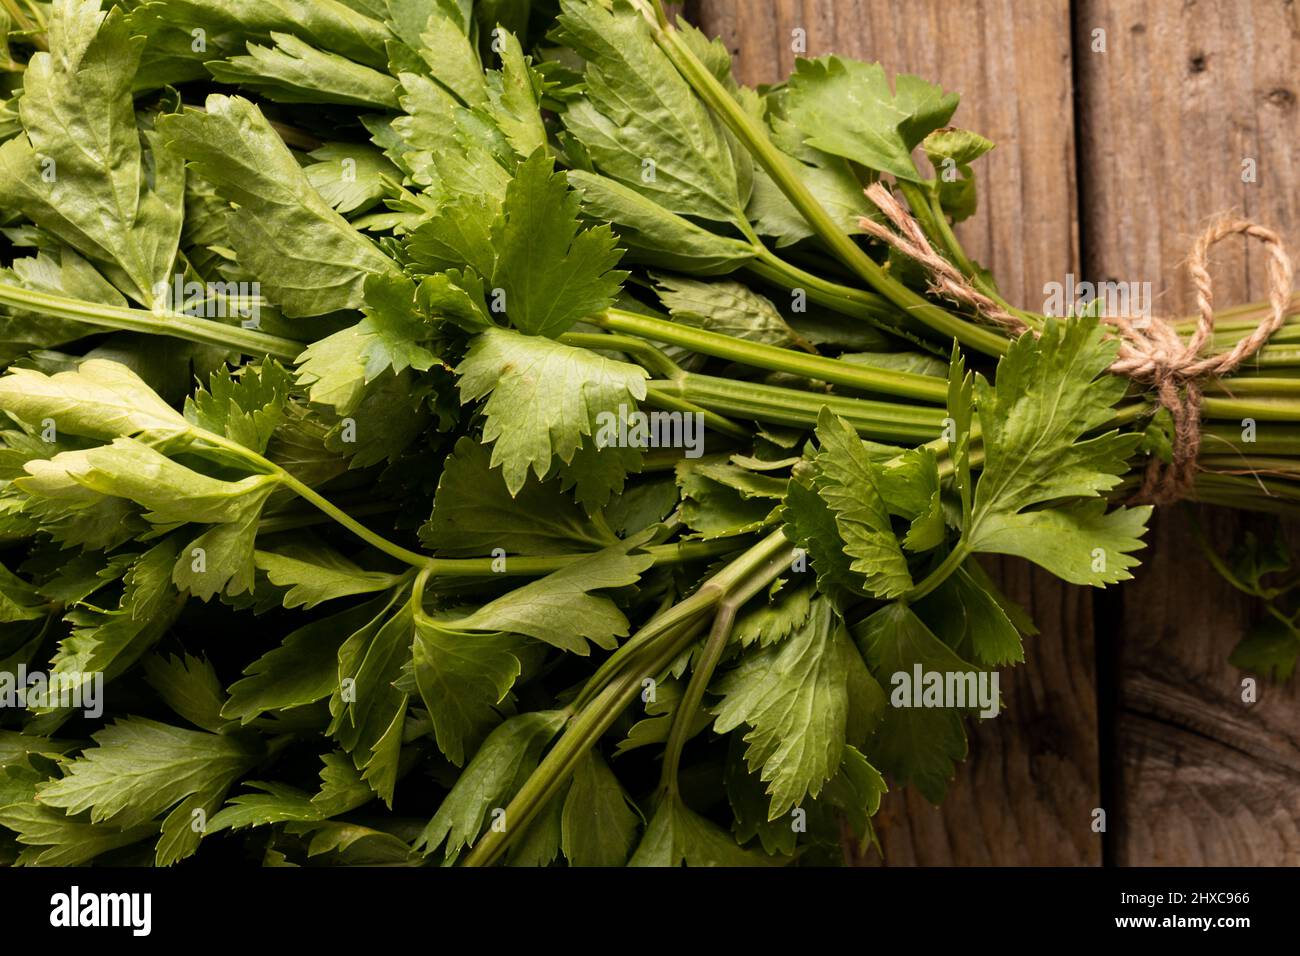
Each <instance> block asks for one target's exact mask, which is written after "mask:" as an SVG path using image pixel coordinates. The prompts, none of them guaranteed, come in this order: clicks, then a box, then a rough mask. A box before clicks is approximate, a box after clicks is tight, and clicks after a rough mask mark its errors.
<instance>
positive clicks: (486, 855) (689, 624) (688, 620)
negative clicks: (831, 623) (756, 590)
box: [465, 531, 790, 866]
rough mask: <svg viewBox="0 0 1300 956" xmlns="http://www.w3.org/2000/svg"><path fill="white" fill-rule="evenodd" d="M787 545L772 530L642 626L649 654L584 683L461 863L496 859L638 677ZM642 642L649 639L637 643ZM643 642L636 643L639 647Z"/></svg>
mask: <svg viewBox="0 0 1300 956" xmlns="http://www.w3.org/2000/svg"><path fill="white" fill-rule="evenodd" d="M789 548H790V542H789V541H788V540H787V539H786V537H785V534H784V532H782V531H774V532H772V533H771V534H769V535H768V536H767V537H766V538H764V539H763V540H762V541H760V542H758V543H757V544H755V545H754V546H753V547H752V548H750V549H749V550H748V551H746V552H745V553H744V554H742V555H741V556H740V557H739V558H737V559H736V560H735V561H733V562H732V563H731V564H729V565H727V566H726V567H725V568H723V569H722V570H721V571H719V572H718V573H717V574H715V575H714V576H713V577H711V578H710V579H709V580H708V581H706V582H705V583H704V584H703V585H702V586H701V587H700V589H699V590H698V591H696V592H695V593H694V594H692V595H691V596H690V597H688V598H686V599H685V600H684V601H682V602H680V603H679V604H676V605H674V606H673V607H672V608H670V609H669V610H667V611H665V612H664V613H663V614H661V615H659V616H658V617H657V618H656V619H655V620H652V621H651V622H650V623H649V624H647V625H646V628H644V629H643V631H644V630H649V629H651V628H653V627H654V626H655V625H656V623H658V624H660V625H661V626H660V629H659V630H658V631H657V632H656V635H655V640H654V641H653V648H654V651H653V656H650V655H645V656H640V655H636V656H633V657H632V658H631V659H630V660H629V661H628V666H624V667H622V668H620V669H619V670H618V671H617V673H615V674H613V676H611V677H610V678H609V679H608V680H607V681H606V682H605V683H604V685H603V686H602V687H601V689H600V690H599V691H597V692H596V693H594V694H591V695H586V694H585V689H584V696H583V697H581V698H580V699H581V700H584V701H585V703H584V704H581V705H580V704H579V703H578V702H577V701H575V702H574V704H573V705H572V706H573V707H574V708H575V709H576V711H577V712H576V714H575V715H574V716H573V717H572V718H571V719H570V721H569V724H568V726H567V727H565V729H564V732H563V733H562V734H561V735H560V739H559V740H558V741H556V743H555V746H553V747H552V748H551V749H550V751H549V752H548V753H547V754H546V756H545V757H543V758H542V760H541V762H540V763H539V764H538V765H537V769H536V770H534V771H533V773H532V774H531V775H530V776H529V777H528V779H527V780H526V781H524V785H523V786H522V787H521V788H520V789H519V792H518V793H516V794H515V796H514V797H513V798H512V799H511V801H510V803H509V805H508V806H507V807H506V819H507V820H509V821H510V826H509V827H508V828H506V829H505V830H496V829H489V830H488V832H487V833H485V834H484V835H483V837H482V839H480V840H479V842H478V843H477V844H476V845H475V846H474V849H473V850H472V851H471V852H470V854H469V855H468V856H467V857H466V858H465V865H466V866H491V865H492V864H493V863H494V862H496V860H498V859H499V858H500V857H501V854H503V853H504V852H505V850H506V848H507V847H508V846H509V845H510V842H511V841H512V840H513V839H514V838H515V835H516V834H521V833H523V832H524V831H525V830H526V829H527V827H528V824H529V823H530V822H531V821H532V820H533V818H534V817H535V816H536V815H537V813H538V811H539V810H540V809H541V808H542V807H543V806H545V805H546V802H547V801H548V800H549V799H551V797H552V796H554V794H555V793H556V792H557V791H558V790H559V788H560V786H562V785H563V783H564V781H565V780H567V779H568V778H569V776H570V774H572V773H573V769H574V767H576V766H577V763H578V761H579V760H581V759H582V757H583V755H584V754H586V752H587V751H588V750H590V749H591V747H592V746H593V745H594V744H595V743H596V741H597V740H599V739H600V737H601V736H602V735H603V734H604V733H605V731H607V730H608V729H609V727H610V725H611V724H613V723H614V721H615V720H616V719H617V718H618V715H619V714H621V713H622V712H623V711H624V709H626V708H627V706H628V705H629V704H631V703H632V701H634V700H635V699H636V697H637V694H638V693H639V692H640V691H641V682H642V681H643V680H644V679H645V678H646V677H647V676H649V677H654V676H655V675H656V674H658V673H659V672H660V671H661V670H662V669H663V668H664V667H667V666H668V665H669V664H670V663H671V662H672V660H673V658H675V657H676V656H677V655H678V654H680V653H681V652H682V651H683V650H684V649H685V648H686V647H688V646H689V645H690V642H691V641H693V640H695V638H696V635H697V634H698V633H699V630H700V626H701V625H700V621H699V618H700V615H701V614H704V613H707V612H708V611H709V609H710V608H712V607H713V606H714V605H716V604H718V603H719V602H720V601H722V600H724V599H725V598H726V597H727V596H728V595H730V594H732V593H736V589H737V588H743V587H744V585H745V583H746V582H747V581H749V580H750V578H751V577H752V576H753V575H754V574H755V572H757V571H759V570H760V569H762V568H766V567H768V566H769V564H770V562H771V561H772V560H773V558H774V557H775V556H776V555H777V554H779V553H781V552H782V551H787V550H788V549H789ZM664 621H671V624H670V625H668V626H662V625H663V622H664ZM634 642H635V639H633V641H629V642H628V643H627V644H624V645H623V647H622V648H619V651H617V652H615V655H614V656H618V655H619V654H620V653H621V652H622V651H624V650H625V649H627V648H629V647H631V646H633V645H634ZM644 646H647V645H644V644H643V645H641V647H644ZM641 647H638V648H637V649H638V650H640V649H641ZM611 660H612V657H611ZM633 665H635V666H633Z"/></svg>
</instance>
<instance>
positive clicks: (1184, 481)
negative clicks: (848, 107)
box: [860, 183, 1294, 504]
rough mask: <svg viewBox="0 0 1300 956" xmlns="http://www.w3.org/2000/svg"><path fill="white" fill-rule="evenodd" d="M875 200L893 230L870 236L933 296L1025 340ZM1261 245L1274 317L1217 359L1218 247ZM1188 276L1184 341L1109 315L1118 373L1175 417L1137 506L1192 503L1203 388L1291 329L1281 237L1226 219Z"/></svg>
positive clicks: (903, 218) (1200, 242) (882, 196)
mask: <svg viewBox="0 0 1300 956" xmlns="http://www.w3.org/2000/svg"><path fill="white" fill-rule="evenodd" d="M866 194H867V198H868V199H870V200H871V202H872V203H874V204H875V206H876V207H877V208H878V209H879V210H880V211H881V212H882V213H883V214H884V215H885V218H886V219H888V220H889V222H890V223H892V225H893V226H894V228H893V229H891V228H889V227H888V226H886V225H884V224H883V223H879V222H876V221H875V220H873V219H868V218H863V219H862V220H861V221H860V225H861V227H862V229H863V231H864V232H866V233H867V234H868V235H870V236H872V237H873V238H875V239H879V240H881V241H882V242H885V243H888V244H889V245H890V246H893V247H894V248H895V249H897V250H898V251H899V252H901V253H903V254H904V255H906V256H907V257H909V258H911V259H913V260H915V261H916V262H918V263H920V264H921V265H922V266H924V267H925V270H926V273H927V275H928V276H929V281H930V288H931V291H933V292H935V293H937V294H939V295H942V296H944V297H946V298H949V299H952V300H953V301H955V302H960V303H962V304H964V305H967V306H969V307H971V308H972V309H974V311H975V314H976V315H977V316H978V317H979V318H981V319H983V320H984V321H987V322H991V323H992V324H994V325H998V326H1001V327H1003V328H1005V329H1006V330H1007V331H1008V332H1011V333H1012V334H1014V335H1020V334H1022V333H1024V332H1025V331H1027V330H1028V328H1029V326H1028V325H1027V324H1026V323H1025V322H1024V321H1023V320H1022V319H1020V318H1018V317H1017V316H1015V315H1013V314H1012V313H1011V312H1009V311H1008V310H1007V309H1005V308H1004V307H1003V306H1001V305H999V304H998V303H997V302H995V301H994V300H993V299H992V298H991V297H989V296H988V295H985V294H984V293H983V292H981V291H980V290H979V289H976V288H975V287H974V286H973V285H972V284H971V282H970V280H969V279H968V278H967V277H966V275H965V274H963V273H962V272H961V271H960V270H959V269H958V268H957V267H956V266H955V265H953V264H952V262H950V261H949V260H948V259H947V258H945V257H944V256H942V255H940V254H939V253H938V252H936V251H935V249H934V247H933V246H932V245H930V242H929V240H928V239H927V238H926V236H925V232H924V231H923V230H922V229H921V226H920V224H919V223H918V222H917V221H916V219H915V218H914V217H913V216H912V214H911V213H909V212H908V211H907V210H906V209H905V208H904V207H903V206H902V204H901V203H899V201H898V200H897V199H896V198H895V197H894V195H893V193H891V192H890V191H889V190H888V189H887V188H886V187H885V186H883V185H882V184H881V183H873V184H872V185H870V186H869V187H867V190H866ZM1235 235H1244V236H1247V237H1249V238H1253V239H1258V240H1259V241H1260V242H1262V243H1264V245H1265V246H1266V247H1267V248H1268V253H1269V259H1268V278H1269V293H1268V298H1269V306H1270V308H1269V312H1268V314H1267V315H1266V316H1265V317H1264V318H1263V319H1261V320H1260V323H1259V325H1258V326H1256V328H1255V329H1254V330H1253V331H1252V332H1251V333H1250V334H1249V335H1247V336H1246V337H1245V338H1243V339H1241V340H1240V341H1238V342H1237V343H1236V344H1235V345H1233V347H1232V348H1231V349H1229V350H1228V351H1226V352H1221V353H1218V354H1214V355H1207V356H1203V355H1201V350H1202V349H1203V348H1204V347H1205V345H1206V343H1207V342H1210V341H1211V337H1212V336H1213V334H1214V283H1213V280H1212V279H1211V278H1210V272H1209V253H1210V248H1211V247H1212V246H1214V245H1215V244H1216V243H1218V242H1220V241H1222V240H1223V239H1226V238H1228V237H1229V236H1235ZM1187 270H1188V272H1189V273H1190V274H1191V276H1192V282H1193V283H1194V284H1195V286H1196V305H1197V308H1198V310H1199V312H1200V315H1199V317H1198V318H1197V322H1196V329H1195V330H1194V331H1193V332H1192V334H1191V336H1190V337H1189V338H1188V339H1187V340H1185V341H1184V339H1183V338H1182V336H1180V335H1179V334H1178V330H1177V328H1176V326H1175V325H1174V323H1173V320H1170V319H1165V318H1158V317H1150V318H1146V317H1144V318H1133V317H1129V316H1107V317H1105V320H1104V321H1106V322H1107V323H1109V324H1110V325H1111V326H1112V327H1113V328H1114V329H1115V331H1116V332H1117V333H1118V335H1119V340H1120V347H1119V352H1118V354H1117V356H1116V358H1115V361H1114V363H1113V364H1112V365H1111V367H1110V371H1111V372H1113V373H1114V374H1116V375H1124V376H1126V377H1128V378H1130V379H1132V380H1133V381H1136V382H1141V383H1143V384H1145V385H1149V386H1150V387H1151V388H1152V390H1153V391H1154V393H1155V398H1156V401H1157V402H1158V403H1159V404H1160V405H1161V406H1163V407H1164V408H1166V409H1168V410H1169V415H1170V417H1171V419H1172V421H1173V430H1174V434H1173V440H1172V442H1171V445H1172V456H1171V457H1172V461H1171V462H1170V463H1169V464H1168V465H1166V464H1165V463H1164V462H1163V461H1162V460H1161V458H1160V456H1159V455H1154V454H1153V455H1151V456H1150V457H1149V458H1148V461H1147V469H1146V473H1145V475H1144V476H1143V480H1142V486H1141V488H1140V489H1139V490H1138V492H1137V494H1136V495H1135V496H1134V497H1135V500H1137V501H1142V502H1147V503H1151V504H1165V503H1168V502H1171V501H1177V500H1178V499H1180V498H1183V497H1186V496H1187V494H1189V493H1190V492H1191V490H1192V487H1193V484H1194V482H1195V477H1196V456H1197V452H1198V451H1199V450H1200V445H1201V397H1202V386H1201V383H1202V382H1203V381H1204V380H1205V379H1206V378H1214V377H1218V376H1222V375H1228V374H1230V373H1231V372H1233V371H1234V370H1236V369H1237V368H1238V367H1239V366H1240V365H1241V363H1242V362H1244V361H1246V359H1248V358H1250V357H1251V356H1252V355H1254V354H1255V353H1256V352H1258V351H1259V350H1260V349H1261V348H1263V347H1264V345H1265V343H1267V342H1268V340H1269V337H1270V336H1272V335H1273V333H1274V332H1276V331H1277V330H1278V329H1280V328H1281V327H1282V325H1283V324H1284V323H1285V322H1286V315H1287V307H1288V303H1289V300H1290V297H1291V284H1292V279H1293V275H1294V269H1293V266H1292V262H1291V257H1290V256H1289V255H1287V252H1286V249H1285V247H1284V246H1283V244H1282V240H1281V238H1280V237H1279V236H1278V235H1277V233H1275V232H1273V231H1272V230H1271V229H1266V228H1265V227H1263V226H1260V225H1258V224H1256V223H1253V222H1250V221H1249V220H1246V219H1220V220H1219V221H1217V222H1215V223H1213V224H1212V225H1211V226H1210V227H1209V228H1208V229H1206V230H1205V232H1203V233H1202V234H1201V236H1200V237H1199V238H1198V239H1197V240H1196V243H1195V244H1194V245H1193V246H1192V251H1191V254H1190V255H1189V256H1188V261H1187Z"/></svg>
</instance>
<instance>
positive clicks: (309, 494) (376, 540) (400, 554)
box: [267, 462, 490, 569]
mask: <svg viewBox="0 0 1300 956" xmlns="http://www.w3.org/2000/svg"><path fill="white" fill-rule="evenodd" d="M267 464H268V465H271V467H272V468H273V469H274V472H273V474H274V475H275V476H276V477H277V478H279V479H280V481H281V483H282V484H284V485H285V487H287V488H289V489H290V490H292V491H293V492H294V494H296V495H297V496H298V497H299V498H302V499H303V500H304V501H308V502H310V503H311V504H313V505H315V506H316V507H317V508H319V509H320V510H321V511H323V512H325V514H327V515H329V516H330V517H331V518H333V519H334V520H335V521H336V522H338V523H339V524H341V525H342V526H343V527H345V528H347V529H348V530H349V531H351V532H352V533H353V534H355V535H356V536H357V537H358V538H360V539H361V540H362V541H364V542H366V544H368V545H370V546H371V547H373V548H377V549H379V550H380V551H382V552H384V554H387V555H389V556H390V557H394V558H396V559H397V560H398V561H401V562H403V563H405V564H409V565H411V566H412V567H416V568H421V569H423V568H425V567H426V566H427V565H428V564H429V563H430V561H432V560H433V559H431V558H430V557H429V556H428V555H427V554H420V553H419V552H418V551H412V550H410V549H409V548H404V547H402V546H401V545H400V544H395V543H393V542H392V541H389V540H388V539H387V538H385V537H383V535H379V534H376V533H375V532H373V531H371V530H370V529H369V528H367V527H366V526H365V525H363V524H362V523H361V522H360V521H357V520H356V519H355V518H353V517H352V516H351V515H350V514H348V513H347V512H346V511H344V510H343V509H342V508H338V507H336V506H335V505H334V504H333V502H331V501H330V500H329V499H328V498H326V497H325V496H324V495H322V494H320V492H318V491H316V489H315V488H312V487H311V486H310V485H308V484H306V483H304V482H302V481H299V480H298V479H297V478H295V477H294V476H293V475H291V474H290V473H289V472H287V471H285V470H284V469H283V468H281V467H280V466H279V465H276V464H273V463H271V462H267ZM489 562H490V559H489Z"/></svg>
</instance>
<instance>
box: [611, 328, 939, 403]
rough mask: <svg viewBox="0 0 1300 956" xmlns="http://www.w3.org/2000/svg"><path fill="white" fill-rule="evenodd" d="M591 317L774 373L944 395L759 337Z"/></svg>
mask: <svg viewBox="0 0 1300 956" xmlns="http://www.w3.org/2000/svg"><path fill="white" fill-rule="evenodd" d="M593 321H594V322H595V324H596V325H599V326H600V327H601V328H605V329H609V330H611V331H613V332H626V333H630V334H632V335H638V336H641V337H642V338H646V339H652V340H654V341H657V342H664V343H666V344H668V345H676V346H678V347H679V348H685V349H690V350H691V351H693V352H700V353H702V354H704V355H710V356H712V357H714V358H722V359H728V360H730V361H733V362H740V363H741V364H743V365H752V366H754V367H756V368H765V369H768V370H770V371H774V372H787V373H789V374H790V375H800V376H804V377H807V378H811V379H816V380H820V381H823V382H830V383H831V384H833V385H843V386H846V387H848V388H859V389H862V390H863V391H867V392H878V393H881V394H884V395H892V396H896V397H898V398H913V399H918V400H920V401H925V402H933V403H935V404H940V405H941V404H943V403H944V401H946V400H947V396H948V385H947V383H946V382H945V381H944V380H943V379H941V378H936V377H935V376H933V375H918V374H917V373H915V372H901V371H887V370H885V369H876V368H871V367H870V366H866V365H854V364H851V363H849V362H843V361H841V360H840V359H833V358H827V357H825V356H823V355H809V354H807V353H805V352H796V351H795V350H793V349H787V348H781V347H780V346H776V345H767V344H766V343H763V342H753V341H750V340H748V339H739V338H736V337H735V336H731V335H722V334H721V333H718V332H710V331H708V330H706V329H698V328H695V327H694V326H690V325H683V324H681V323H679V322H669V321H665V320H664V319H656V318H653V317H651V316H647V315H637V314H636V313H635V312H625V311H623V310H622V309H606V310H605V311H604V312H602V313H601V314H600V315H598V316H595V317H594V319H593Z"/></svg>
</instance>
